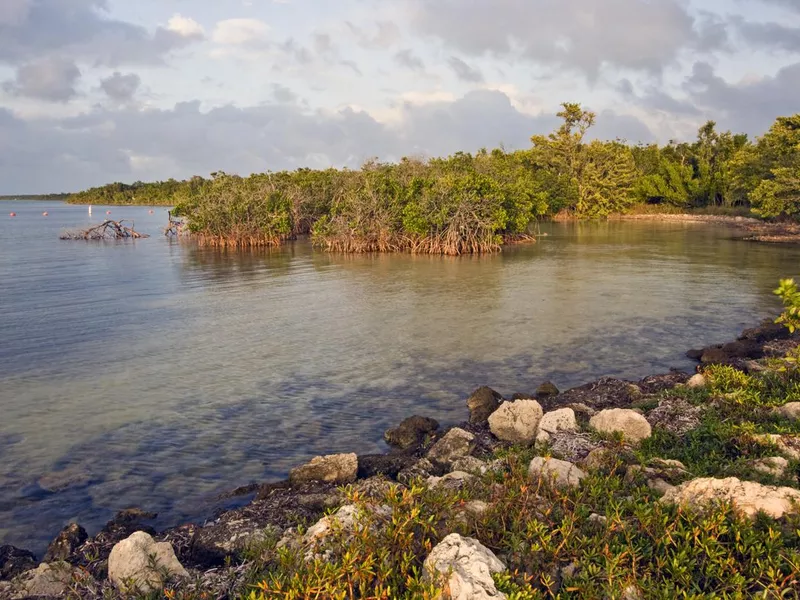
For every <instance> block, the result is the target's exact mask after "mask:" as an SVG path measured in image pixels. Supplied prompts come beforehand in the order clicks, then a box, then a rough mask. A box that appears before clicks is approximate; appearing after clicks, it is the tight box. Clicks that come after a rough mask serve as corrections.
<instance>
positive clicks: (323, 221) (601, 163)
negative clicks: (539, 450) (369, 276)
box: [70, 104, 800, 254]
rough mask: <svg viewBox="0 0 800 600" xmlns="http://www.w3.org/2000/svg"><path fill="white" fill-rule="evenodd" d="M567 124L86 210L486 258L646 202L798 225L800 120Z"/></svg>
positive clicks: (168, 190) (242, 236)
mask: <svg viewBox="0 0 800 600" xmlns="http://www.w3.org/2000/svg"><path fill="white" fill-rule="evenodd" d="M559 116H560V117H561V118H562V120H563V123H562V125H561V126H560V127H559V128H558V129H557V130H556V131H554V132H553V133H551V134H550V135H547V136H541V135H537V136H533V137H532V138H531V141H532V147H531V148H530V149H528V150H520V151H515V152H506V151H504V150H501V149H495V150H492V151H486V150H481V151H480V152H478V153H477V154H475V155H472V154H467V153H457V154H455V155H453V156H450V157H448V158H437V159H430V160H418V159H411V158H406V159H403V160H402V161H400V162H399V163H396V164H388V163H380V162H375V161H370V162H368V163H366V164H365V165H364V166H363V167H362V168H361V169H360V170H349V169H342V170H337V169H328V170H323V171H314V170H310V169H299V170H297V171H293V172H279V173H266V174H257V175H252V176H250V177H239V176H236V175H229V174H225V173H214V174H212V175H211V177H210V178H208V179H205V178H201V177H194V178H192V179H190V180H188V181H175V180H169V181H166V182H157V183H142V182H137V183H134V184H132V185H125V184H121V183H114V184H110V185H107V186H104V187H100V188H93V189H90V190H87V191H84V192H80V193H78V194H74V195H73V196H71V198H70V201H71V202H75V203H95V204H147V205H153V204H165V205H174V206H176V211H177V213H178V214H179V215H183V216H185V217H187V218H188V220H189V224H190V230H191V232H192V233H194V234H196V235H197V236H198V238H199V239H201V240H203V241H205V242H207V243H211V244H217V245H235V246H240V245H247V246H249V245H275V244H280V243H281V242H282V241H284V240H286V239H289V238H292V237H294V236H297V235H301V234H311V235H312V237H313V240H314V242H315V243H316V244H317V245H319V246H321V247H324V248H327V249H330V250H338V251H347V252H357V251H411V252H418V253H444V254H460V253H467V252H486V251H492V250H495V249H497V248H499V246H500V244H501V243H503V242H504V241H509V240H513V239H518V238H521V237H524V236H525V235H526V234H527V233H528V232H529V231H530V228H531V225H532V223H534V222H535V221H536V220H537V219H539V218H542V217H553V216H556V215H558V216H568V217H575V218H601V217H606V216H608V215H611V214H614V213H624V212H629V211H631V210H633V209H636V208H637V207H642V206H656V207H658V209H659V210H673V211H682V210H687V209H697V208H706V207H711V208H717V209H718V208H724V209H731V208H736V207H744V208H745V209H752V211H753V213H754V214H756V215H758V216H761V217H764V218H795V217H798V216H800V114H798V115H795V116H793V117H781V118H779V119H777V121H776V122H775V123H774V124H773V126H772V127H771V128H770V130H769V131H768V132H767V133H766V134H764V135H763V136H761V137H760V138H758V139H757V140H756V141H755V142H751V141H749V140H748V138H747V136H746V135H743V134H733V133H731V132H719V131H717V129H716V125H715V123H714V122H713V121H709V122H708V123H706V124H705V125H704V126H703V127H701V128H700V130H699V132H698V136H697V140H696V141H695V142H693V143H680V144H678V143H673V142H671V143H669V144H667V145H666V146H659V145H657V144H650V145H637V146H631V145H629V144H627V143H625V142H623V141H620V140H617V141H605V142H604V141H598V140H592V141H589V140H588V138H587V136H588V133H589V131H590V129H591V127H592V126H593V125H594V123H595V115H594V114H593V113H591V112H589V111H586V110H584V109H582V108H581V106H580V105H578V104H564V105H563V110H562V111H561V112H560V113H559Z"/></svg>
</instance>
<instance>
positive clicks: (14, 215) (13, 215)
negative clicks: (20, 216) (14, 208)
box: [8, 213, 17, 217]
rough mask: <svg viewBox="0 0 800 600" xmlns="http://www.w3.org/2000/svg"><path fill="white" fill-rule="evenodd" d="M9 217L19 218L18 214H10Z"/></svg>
mask: <svg viewBox="0 0 800 600" xmlns="http://www.w3.org/2000/svg"><path fill="white" fill-rule="evenodd" d="M8 216H9V217H16V216H17V213H8Z"/></svg>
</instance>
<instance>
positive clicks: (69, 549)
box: [43, 523, 89, 563]
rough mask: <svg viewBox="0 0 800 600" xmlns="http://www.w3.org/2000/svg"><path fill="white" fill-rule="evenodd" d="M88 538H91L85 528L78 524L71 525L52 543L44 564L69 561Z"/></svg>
mask: <svg viewBox="0 0 800 600" xmlns="http://www.w3.org/2000/svg"><path fill="white" fill-rule="evenodd" d="M88 538H89V536H88V534H87V533H86V530H85V529H84V528H83V527H81V526H80V525H78V524H77V523H70V524H69V525H67V526H66V527H64V529H62V530H61V533H59V534H58V536H57V537H56V539H54V540H53V541H52V542H50V545H49V546H48V547H47V553H46V554H45V555H44V561H43V562H46V563H51V562H56V561H60V560H67V559H68V558H69V557H70V556H72V553H73V552H75V550H77V549H78V548H80V547H81V546H82V545H83V543H84V542H85V541H86V540H87V539H88Z"/></svg>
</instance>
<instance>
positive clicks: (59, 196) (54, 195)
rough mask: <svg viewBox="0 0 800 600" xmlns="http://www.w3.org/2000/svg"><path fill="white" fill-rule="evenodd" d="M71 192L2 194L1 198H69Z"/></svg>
mask: <svg viewBox="0 0 800 600" xmlns="http://www.w3.org/2000/svg"><path fill="white" fill-rule="evenodd" d="M70 196H71V194H18V195H16V196H0V200H67V199H69V198H70Z"/></svg>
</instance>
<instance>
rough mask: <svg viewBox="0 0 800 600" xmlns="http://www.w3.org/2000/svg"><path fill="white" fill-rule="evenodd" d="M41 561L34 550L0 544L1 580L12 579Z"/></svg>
mask: <svg viewBox="0 0 800 600" xmlns="http://www.w3.org/2000/svg"><path fill="white" fill-rule="evenodd" d="M37 564H39V561H37V560H36V556H34V555H33V553H32V552H28V551H27V550H23V549H21V548H17V547H15V546H0V581H3V580H11V579H13V578H14V577H16V576H17V575H20V574H21V573H24V572H25V571H30V570H31V569H35V568H36V565H37Z"/></svg>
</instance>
